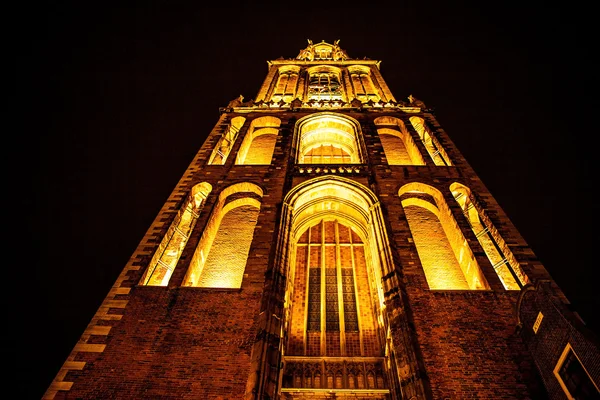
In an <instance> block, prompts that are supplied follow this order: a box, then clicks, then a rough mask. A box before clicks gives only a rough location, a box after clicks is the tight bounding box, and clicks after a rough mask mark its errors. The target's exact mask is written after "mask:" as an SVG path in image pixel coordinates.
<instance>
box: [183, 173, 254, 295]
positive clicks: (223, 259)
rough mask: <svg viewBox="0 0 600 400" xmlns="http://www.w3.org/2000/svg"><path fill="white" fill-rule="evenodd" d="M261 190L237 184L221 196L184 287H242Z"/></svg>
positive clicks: (250, 184)
mask: <svg viewBox="0 0 600 400" xmlns="http://www.w3.org/2000/svg"><path fill="white" fill-rule="evenodd" d="M261 198H262V190H261V189H260V188H259V187H258V186H256V185H254V184H252V183H238V184H235V185H232V186H229V187H227V188H226V189H224V190H223V191H222V192H221V194H220V195H219V200H218V203H217V204H216V205H215V207H214V209H213V212H212V214H211V216H210V219H209V221H208V223H207V226H206V228H205V229H204V232H203V233H202V236H201V238H200V242H199V243H198V246H197V248H196V251H195V252H194V256H193V257H192V261H191V262H190V267H189V269H188V272H187V275H186V277H185V278H184V283H183V285H184V286H196V287H207V288H240V287H241V286H242V279H243V276H244V270H245V268H246V262H247V260H248V253H249V251H250V246H251V244H252V238H253V235H254V228H255V226H256V222H257V219H258V214H259V211H260V199H261Z"/></svg>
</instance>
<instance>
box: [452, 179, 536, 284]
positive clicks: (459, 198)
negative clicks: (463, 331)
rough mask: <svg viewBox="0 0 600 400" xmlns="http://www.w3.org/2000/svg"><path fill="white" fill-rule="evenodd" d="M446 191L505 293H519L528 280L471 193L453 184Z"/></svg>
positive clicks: (463, 186)
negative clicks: (509, 291) (469, 228)
mask: <svg viewBox="0 0 600 400" xmlns="http://www.w3.org/2000/svg"><path fill="white" fill-rule="evenodd" d="M450 191H451V192H452V195H453V196H454V199H455V200H456V202H457V203H458V204H459V205H460V208H461V209H462V212H463V213H464V214H465V217H466V218H467V221H468V222H469V225H470V226H471V229H472V230H473V233H474V234H475V237H476V238H477V240H478V241H479V244H480V245H481V247H482V248H483V250H484V252H485V255H486V256H487V257H488V259H489V260H490V262H491V264H492V266H493V267H494V270H495V271H496V274H498V278H500V281H501V282H502V285H504V288H505V289H506V290H520V289H521V288H522V287H523V286H525V285H526V284H527V283H528V282H529V280H528V279H527V276H526V275H525V273H524V272H523V269H522V268H521V266H520V265H519V262H518V261H517V260H516V258H515V256H514V255H513V254H512V252H511V251H510V249H509V247H508V245H507V244H506V242H505V241H504V239H503V238H502V236H501V235H500V233H499V232H498V230H497V229H496V228H495V227H494V225H493V224H492V221H490V219H489V218H488V217H487V215H486V214H485V211H484V210H483V208H482V207H481V206H480V205H479V203H478V202H477V201H476V200H475V197H474V196H473V195H472V193H471V189H469V188H468V187H467V186H465V185H463V184H461V183H458V182H454V183H452V184H451V185H450Z"/></svg>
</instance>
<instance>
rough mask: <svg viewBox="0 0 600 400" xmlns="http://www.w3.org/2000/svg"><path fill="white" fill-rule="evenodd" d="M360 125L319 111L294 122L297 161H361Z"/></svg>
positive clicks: (303, 162) (354, 121) (336, 115)
mask: <svg viewBox="0 0 600 400" xmlns="http://www.w3.org/2000/svg"><path fill="white" fill-rule="evenodd" d="M359 132H360V124H358V122H357V121H356V120H354V119H351V118H348V117H345V116H342V115H338V114H334V113H320V114H313V115H311V116H308V117H304V118H302V119H301V120H299V121H298V123H297V124H296V139H295V143H296V159H297V160H298V161H297V162H298V163H299V164H318V163H321V164H360V163H362V162H363V156H362V154H363V151H362V148H361V146H360V145H359V143H360V142H359V140H360V139H359V138H360V135H359Z"/></svg>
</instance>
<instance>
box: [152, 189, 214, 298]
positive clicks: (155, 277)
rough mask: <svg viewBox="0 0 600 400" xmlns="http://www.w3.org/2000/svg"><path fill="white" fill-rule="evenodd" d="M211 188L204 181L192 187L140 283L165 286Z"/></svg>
mask: <svg viewBox="0 0 600 400" xmlns="http://www.w3.org/2000/svg"><path fill="white" fill-rule="evenodd" d="M211 190H212V186H211V185H210V184H208V183H206V182H202V183H199V184H197V185H196V186H194V187H193V188H192V193H191V195H190V196H189V197H188V199H187V200H186V202H185V204H184V206H183V207H182V208H181V209H180V210H179V212H178V213H177V215H176V216H175V219H174V220H173V222H172V223H171V226H170V227H169V230H168V231H167V233H166V234H165V236H164V237H163V239H162V241H161V242H160V244H159V245H158V249H157V250H156V252H155V253H154V256H153V257H152V260H150V264H149V265H148V269H146V272H145V273H144V276H143V277H142V279H141V285H147V286H166V285H167V284H168V283H169V279H170V278H171V275H172V274H173V270H174V269H175V266H176V265H177V261H178V260H179V257H180V256H181V253H182V252H183V249H184V247H185V244H186V243H187V241H188V238H189V235H190V233H191V232H192V230H193V229H194V226H195V225H196V221H197V219H198V214H199V213H200V209H201V206H202V205H203V204H204V201H205V200H206V197H207V196H208V194H209V193H210V191H211Z"/></svg>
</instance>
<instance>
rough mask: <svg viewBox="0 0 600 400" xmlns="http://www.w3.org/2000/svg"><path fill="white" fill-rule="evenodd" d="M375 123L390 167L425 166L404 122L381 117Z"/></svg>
mask: <svg viewBox="0 0 600 400" xmlns="http://www.w3.org/2000/svg"><path fill="white" fill-rule="evenodd" d="M374 122H375V125H376V127H377V133H378V134H379V140H381V145H382V146H383V151H384V152H385V157H386V159H387V162H388V164H389V165H425V160H424V159H423V156H422V155H421V153H420V152H419V149H418V148H417V146H416V144H415V142H414V140H413V138H412V137H411V136H410V133H409V132H408V131H407V129H406V127H405V126H404V122H402V120H400V119H398V118H394V117H379V118H376V119H375V121H374Z"/></svg>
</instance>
